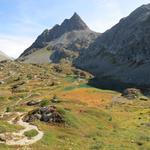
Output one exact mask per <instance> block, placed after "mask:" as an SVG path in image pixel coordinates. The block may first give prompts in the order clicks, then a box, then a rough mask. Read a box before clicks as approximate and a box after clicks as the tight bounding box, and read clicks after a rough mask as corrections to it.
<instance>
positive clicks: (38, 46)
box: [19, 13, 99, 63]
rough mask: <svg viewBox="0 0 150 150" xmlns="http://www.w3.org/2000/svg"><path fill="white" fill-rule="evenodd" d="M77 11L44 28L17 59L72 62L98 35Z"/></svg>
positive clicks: (28, 61) (32, 61)
mask: <svg viewBox="0 0 150 150" xmlns="http://www.w3.org/2000/svg"><path fill="white" fill-rule="evenodd" d="M98 35H99V33H96V32H93V31H91V30H90V29H89V27H88V26H87V25H86V24H85V23H84V21H83V20H82V19H81V18H80V16H79V15H78V14H77V13H74V15H73V16H72V17H71V18H70V19H65V20H64V21H63V23H62V24H61V25H55V26H54V27H53V28H52V29H50V30H48V29H46V30H45V31H44V32H43V33H42V34H41V35H40V36H39V37H38V38H37V39H36V41H35V42H34V43H33V44H32V45H31V46H30V47H29V48H28V49H26V50H25V51H24V52H23V53H22V54H21V56H20V58H19V59H21V60H23V61H24V62H26V63H49V62H53V63H59V62H60V61H63V60H64V61H70V62H72V61H73V60H74V59H75V58H77V57H78V55H79V52H80V51H83V50H84V49H86V48H88V47H89V45H90V44H91V43H92V42H93V41H94V40H95V39H96V38H97V37H98Z"/></svg>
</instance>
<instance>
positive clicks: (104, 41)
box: [75, 4, 150, 85]
mask: <svg viewBox="0 0 150 150" xmlns="http://www.w3.org/2000/svg"><path fill="white" fill-rule="evenodd" d="M75 64H76V66H78V67H80V68H82V69H85V70H88V71H90V72H92V73H94V74H95V75H96V76H97V77H99V78H101V77H110V78H111V79H115V80H120V81H122V82H126V83H134V84H139V85H150V78H149V77H150V68H149V65H150V4H148V5H143V6H141V7H139V8H138V9H136V10H135V11H134V12H132V13H131V14H130V15H129V16H128V17H126V18H123V19H121V20H120V22H119V23H118V24H117V25H115V26H114V27H113V28H111V29H110V30H107V31H106V32H105V33H103V34H102V35H101V36H99V37H98V38H97V39H96V40H95V42H94V43H93V44H91V46H90V48H89V49H87V50H86V51H84V52H83V53H82V54H80V57H79V58H78V59H77V60H76V61H75Z"/></svg>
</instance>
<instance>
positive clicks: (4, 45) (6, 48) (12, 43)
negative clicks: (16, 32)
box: [0, 35, 34, 58]
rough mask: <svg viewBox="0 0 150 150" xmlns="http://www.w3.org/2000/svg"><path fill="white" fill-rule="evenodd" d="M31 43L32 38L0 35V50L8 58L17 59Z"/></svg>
mask: <svg viewBox="0 0 150 150" xmlns="http://www.w3.org/2000/svg"><path fill="white" fill-rule="evenodd" d="M33 41H34V39H33V38H28V37H17V36H16V37H15V36H11V35H7V36H6V35H0V50H1V51H3V52H4V53H6V54H7V55H8V56H11V57H14V58H17V57H18V56H19V55H20V54H21V53H22V52H23V51H24V50H25V49H26V48H27V47H29V46H30V45H31V44H32V43H33Z"/></svg>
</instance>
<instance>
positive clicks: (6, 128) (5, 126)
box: [0, 120, 23, 133]
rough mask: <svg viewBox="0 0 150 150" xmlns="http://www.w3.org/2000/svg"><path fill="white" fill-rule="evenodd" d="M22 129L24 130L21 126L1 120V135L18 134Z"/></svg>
mask: <svg viewBox="0 0 150 150" xmlns="http://www.w3.org/2000/svg"><path fill="white" fill-rule="evenodd" d="M21 129H23V128H22V127H21V126H19V125H11V124H9V123H8V122H6V121H2V120H0V133H5V132H16V131H18V130H21Z"/></svg>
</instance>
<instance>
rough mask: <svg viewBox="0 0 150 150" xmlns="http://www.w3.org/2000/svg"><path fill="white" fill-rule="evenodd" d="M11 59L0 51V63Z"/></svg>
mask: <svg viewBox="0 0 150 150" xmlns="http://www.w3.org/2000/svg"><path fill="white" fill-rule="evenodd" d="M9 59H11V58H10V57H9V56H7V55H6V54H4V53H3V52H2V51H0V61H3V60H9Z"/></svg>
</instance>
